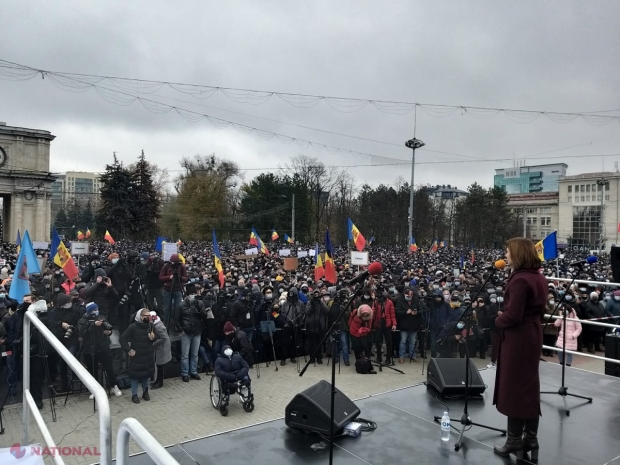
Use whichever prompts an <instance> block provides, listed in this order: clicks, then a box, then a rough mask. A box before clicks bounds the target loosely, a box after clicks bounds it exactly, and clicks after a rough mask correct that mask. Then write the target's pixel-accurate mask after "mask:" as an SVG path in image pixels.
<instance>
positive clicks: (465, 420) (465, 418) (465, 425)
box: [433, 273, 506, 452]
mask: <svg viewBox="0 0 620 465" xmlns="http://www.w3.org/2000/svg"><path fill="white" fill-rule="evenodd" d="M491 276H492V273H489V275H488V276H487V277H486V279H485V280H484V282H483V283H482V286H481V287H480V289H478V292H476V295H475V296H474V297H473V298H472V300H471V302H470V303H469V305H467V308H466V309H465V311H464V312H463V313H462V314H461V316H460V317H459V319H458V320H456V321H455V322H454V325H452V328H450V331H448V333H447V334H446V335H445V336H444V338H443V339H442V340H441V341H440V343H439V344H440V345H443V344H444V343H445V342H446V339H447V338H448V336H449V335H450V334H451V333H452V332H453V331H454V330H455V329H457V325H458V324H459V322H460V321H466V323H465V337H464V338H463V340H464V342H463V343H464V344H465V405H464V406H463V415H462V416H461V419H460V420H456V419H454V420H453V419H452V418H450V422H451V423H452V422H455V423H456V422H457V421H460V423H461V425H462V426H461V429H460V430H459V440H458V441H457V443H456V444H455V445H454V450H455V451H457V452H458V451H459V449H460V448H461V445H462V443H463V434H464V433H465V431H466V430H468V429H469V427H471V426H479V427H481V428H486V429H490V430H493V431H497V432H499V433H502V436H506V430H505V429H500V428H494V427H492V426H487V425H483V424H481V423H474V422H473V421H471V418H470V416H469V411H468V403H469V382H470V380H469V365H470V363H471V359H470V357H469V347H468V338H469V331H470V330H471V313H472V310H473V307H472V306H471V304H472V302H475V301H476V300H477V299H478V295H480V292H481V291H482V290H483V289H484V288H485V286H486V284H487V283H488V282H489V280H490V279H491ZM433 418H434V419H435V421H437V422H439V421H441V417H438V416H436V415H435V416H434V417H433ZM456 429H457V430H458V428H456Z"/></svg>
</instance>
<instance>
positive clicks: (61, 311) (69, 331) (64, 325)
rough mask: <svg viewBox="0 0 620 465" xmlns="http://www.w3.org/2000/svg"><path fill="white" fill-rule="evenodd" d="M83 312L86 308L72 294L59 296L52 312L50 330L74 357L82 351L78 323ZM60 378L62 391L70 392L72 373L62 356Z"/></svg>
mask: <svg viewBox="0 0 620 465" xmlns="http://www.w3.org/2000/svg"><path fill="white" fill-rule="evenodd" d="M83 313H84V309H83V308H80V307H79V306H78V305H76V304H74V303H73V299H72V298H71V296H68V295H65V294H60V295H59V296H58V301H57V302H56V306H55V307H54V308H53V309H52V311H51V312H50V330H51V331H52V333H54V336H56V338H57V339H58V340H59V341H60V342H62V343H63V345H64V346H65V347H66V348H67V350H68V351H69V352H71V355H73V356H74V357H77V356H78V353H79V351H80V341H79V339H78V338H79V334H78V323H79V321H80V317H81V316H82V314H83ZM60 379H61V385H60V392H68V391H69V382H70V381H71V373H70V370H68V367H67V363H66V362H65V361H64V359H63V358H62V357H61V358H60Z"/></svg>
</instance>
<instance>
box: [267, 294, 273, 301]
mask: <svg viewBox="0 0 620 465" xmlns="http://www.w3.org/2000/svg"><path fill="white" fill-rule="evenodd" d="M271 299H273V294H272V293H271V292H268V293H267V294H265V300H271Z"/></svg>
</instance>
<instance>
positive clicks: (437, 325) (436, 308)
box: [428, 289, 450, 357]
mask: <svg viewBox="0 0 620 465" xmlns="http://www.w3.org/2000/svg"><path fill="white" fill-rule="evenodd" d="M431 298H432V302H429V304H430V309H429V319H430V321H429V327H428V328H429V332H430V335H429V337H430V345H431V357H437V336H438V335H439V332H440V331H441V330H442V329H443V327H444V325H445V323H446V320H447V319H448V315H449V313H450V306H449V305H448V304H447V303H446V300H445V298H444V295H443V292H442V291H441V290H440V289H437V290H436V291H435V292H434V293H433V296H432V297H431Z"/></svg>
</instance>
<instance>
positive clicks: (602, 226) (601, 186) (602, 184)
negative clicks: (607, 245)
mask: <svg viewBox="0 0 620 465" xmlns="http://www.w3.org/2000/svg"><path fill="white" fill-rule="evenodd" d="M596 184H597V185H598V186H599V187H598V188H599V189H600V192H601V214H600V216H599V241H598V251H599V252H598V253H599V255H600V254H601V253H602V250H603V237H604V236H605V222H604V221H605V215H604V214H603V212H604V210H605V187H606V186H607V184H609V181H607V180H606V179H598V180H597V181H596Z"/></svg>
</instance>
